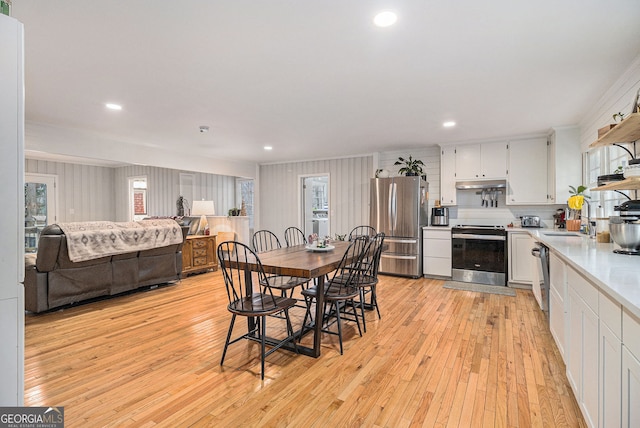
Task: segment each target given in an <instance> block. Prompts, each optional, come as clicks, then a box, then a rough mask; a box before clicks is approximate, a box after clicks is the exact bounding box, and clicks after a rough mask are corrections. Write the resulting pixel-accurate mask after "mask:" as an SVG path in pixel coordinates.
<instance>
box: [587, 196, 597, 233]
mask: <svg viewBox="0 0 640 428" xmlns="http://www.w3.org/2000/svg"><path fill="white" fill-rule="evenodd" d="M584 231H585V233H586V234H587V235H589V238H592V239H595V237H596V222H595V221H592V220H591V204H590V203H589V202H588V201H587V225H586V227H585V230H584Z"/></svg>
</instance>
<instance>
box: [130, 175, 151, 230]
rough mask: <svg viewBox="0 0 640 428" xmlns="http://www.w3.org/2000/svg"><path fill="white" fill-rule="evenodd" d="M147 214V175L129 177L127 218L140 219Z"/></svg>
mask: <svg viewBox="0 0 640 428" xmlns="http://www.w3.org/2000/svg"><path fill="white" fill-rule="evenodd" d="M147 215H148V213H147V177H130V178H129V220H131V221H138V220H142V219H143V218H145V217H147Z"/></svg>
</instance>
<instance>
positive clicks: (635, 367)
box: [607, 311, 640, 428]
mask: <svg viewBox="0 0 640 428" xmlns="http://www.w3.org/2000/svg"><path fill="white" fill-rule="evenodd" d="M622 341H623V345H622V426H623V427H625V428H631V427H640V319H638V318H636V317H634V316H633V315H630V314H629V313H627V312H626V311H623V312H622ZM607 426H608V425H607ZM612 426H613V425H612Z"/></svg>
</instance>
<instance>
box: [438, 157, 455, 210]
mask: <svg viewBox="0 0 640 428" xmlns="http://www.w3.org/2000/svg"><path fill="white" fill-rule="evenodd" d="M440 202H441V204H442V205H455V204H456V203H457V201H456V149H455V147H443V148H442V150H441V151H440Z"/></svg>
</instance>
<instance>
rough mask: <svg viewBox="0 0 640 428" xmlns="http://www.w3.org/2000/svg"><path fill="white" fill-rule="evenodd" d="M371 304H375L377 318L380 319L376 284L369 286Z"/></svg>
mask: <svg viewBox="0 0 640 428" xmlns="http://www.w3.org/2000/svg"><path fill="white" fill-rule="evenodd" d="M371 304H372V305H373V306H375V308H376V312H377V313H378V319H382V317H381V316H380V308H379V307H378V295H377V294H376V286H375V285H374V286H373V287H371Z"/></svg>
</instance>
